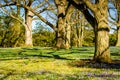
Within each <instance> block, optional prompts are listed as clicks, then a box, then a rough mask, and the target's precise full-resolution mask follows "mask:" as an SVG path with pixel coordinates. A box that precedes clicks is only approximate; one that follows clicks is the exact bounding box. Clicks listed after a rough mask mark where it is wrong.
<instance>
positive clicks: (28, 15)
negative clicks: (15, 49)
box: [0, 0, 51, 46]
mask: <svg viewBox="0 0 120 80" xmlns="http://www.w3.org/2000/svg"><path fill="white" fill-rule="evenodd" d="M35 2H37V3H39V4H38V5H37V6H33V3H35ZM47 2H48V0H45V1H43V2H41V1H40V0H38V1H34V0H22V1H21V0H10V1H6V0H4V3H3V2H1V4H0V7H2V10H3V11H4V12H6V13H7V14H8V15H10V16H11V17H12V18H14V19H16V20H17V21H19V22H20V23H21V24H22V25H23V26H24V27H25V30H26V31H25V35H26V37H25V38H26V39H25V46H33V43H32V21H33V20H34V19H35V20H36V18H34V16H36V15H38V16H39V18H40V19H41V20H42V21H44V22H46V23H47V24H50V23H49V22H47V21H46V20H45V19H44V18H43V17H42V16H40V13H41V12H43V11H45V10H47V9H48V8H46V7H45V8H43V9H42V10H40V11H38V9H39V8H40V7H44V5H46V3H47ZM2 3H3V4H2ZM12 6H14V7H12ZM4 7H5V8H4ZM6 7H9V8H6ZM16 8H17V11H18V12H19V13H20V11H22V10H21V8H22V9H24V10H23V12H22V13H24V17H22V18H23V20H20V19H19V17H18V16H14V15H13V14H11V12H9V11H10V10H9V9H12V10H11V11H14V10H16ZM35 11H37V13H36V12H35ZM14 12H15V11H14ZM19 13H18V15H19V16H20V14H19ZM33 13H34V14H33ZM24 20H25V21H24ZM50 25H51V24H50Z"/></svg>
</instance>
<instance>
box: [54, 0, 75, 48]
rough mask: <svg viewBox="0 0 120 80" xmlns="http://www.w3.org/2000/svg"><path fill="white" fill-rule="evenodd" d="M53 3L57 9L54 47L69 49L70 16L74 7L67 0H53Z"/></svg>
mask: <svg viewBox="0 0 120 80" xmlns="http://www.w3.org/2000/svg"><path fill="white" fill-rule="evenodd" d="M55 4H56V6H57V9H58V22H57V32H56V39H57V41H56V47H57V48H64V49H69V48H70V34H71V25H70V17H71V15H72V12H73V10H74V7H73V6H72V5H70V4H69V3H67V0H55Z"/></svg>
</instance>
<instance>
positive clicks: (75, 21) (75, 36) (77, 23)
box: [71, 9, 85, 47]
mask: <svg viewBox="0 0 120 80" xmlns="http://www.w3.org/2000/svg"><path fill="white" fill-rule="evenodd" d="M71 23H72V25H71V27H72V31H71V46H75V47H82V45H83V38H84V36H83V33H84V28H85V18H84V16H83V14H82V13H81V12H80V11H78V10H77V9H75V10H74V12H73V14H72V17H71Z"/></svg>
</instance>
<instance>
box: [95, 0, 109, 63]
mask: <svg viewBox="0 0 120 80" xmlns="http://www.w3.org/2000/svg"><path fill="white" fill-rule="evenodd" d="M107 11H108V1H106V0H101V1H100V2H99V4H96V9H94V16H95V18H96V20H97V24H98V25H97V28H96V30H95V36H96V39H95V42H96V43H95V53H94V60H95V61H96V62H106V63H110V62H111V56H110V50H109V26H108V12H107Z"/></svg>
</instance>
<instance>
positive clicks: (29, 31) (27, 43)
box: [25, 11, 33, 47]
mask: <svg viewBox="0 0 120 80" xmlns="http://www.w3.org/2000/svg"><path fill="white" fill-rule="evenodd" d="M32 17H33V13H32V12H31V11H28V12H27V15H26V25H27V26H26V27H25V30H26V31H25V38H26V39H25V46H29V47H32V46H33V43H32Z"/></svg>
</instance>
